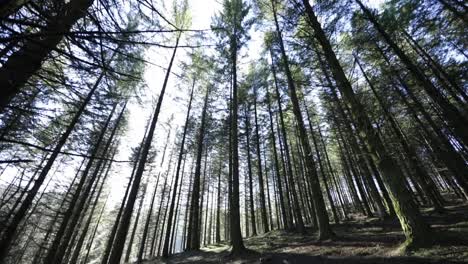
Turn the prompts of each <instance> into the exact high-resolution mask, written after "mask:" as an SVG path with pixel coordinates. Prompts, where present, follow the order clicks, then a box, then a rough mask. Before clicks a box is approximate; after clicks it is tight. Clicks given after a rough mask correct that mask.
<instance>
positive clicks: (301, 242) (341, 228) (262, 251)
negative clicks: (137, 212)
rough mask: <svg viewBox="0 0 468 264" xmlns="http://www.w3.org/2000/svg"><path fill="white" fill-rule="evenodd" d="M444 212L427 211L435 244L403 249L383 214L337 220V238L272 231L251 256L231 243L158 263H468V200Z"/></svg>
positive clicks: (394, 225) (253, 245) (250, 243)
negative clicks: (235, 252)
mask: <svg viewBox="0 0 468 264" xmlns="http://www.w3.org/2000/svg"><path fill="white" fill-rule="evenodd" d="M446 209H447V210H446V211H445V212H444V213H443V214H440V213H436V212H434V211H433V210H431V209H429V208H428V209H424V210H423V214H424V218H425V219H426V220H427V221H428V222H429V223H430V224H431V227H432V229H433V231H432V234H431V236H432V237H433V238H434V239H435V240H436V242H435V243H434V245H433V246H431V247H430V248H424V249H420V250H417V251H413V252H409V253H408V252H407V253H401V250H399V246H400V245H401V243H402V241H403V240H404V236H403V234H402V232H401V230H400V228H399V224H398V222H397V221H396V220H394V221H380V220H378V219H377V218H362V217H358V216H353V220H349V221H347V222H345V223H341V224H334V225H333V230H334V232H335V233H336V235H337V236H336V238H334V239H333V240H329V241H320V242H318V241H316V240H315V235H316V234H315V233H314V232H313V231H312V230H310V229H309V230H308V234H307V235H305V236H304V235H298V234H294V233H291V232H286V231H281V230H280V231H277V230H275V231H271V232H268V233H266V234H263V235H259V236H255V237H250V238H247V239H245V240H244V242H245V245H246V247H247V248H249V249H250V250H251V252H249V253H248V254H245V255H244V256H241V257H239V258H235V259H232V258H231V257H230V256H229V247H228V246H227V245H225V244H218V245H209V246H206V247H205V248H203V249H202V250H200V251H192V252H183V253H178V254H175V255H174V256H172V257H171V258H169V259H167V260H162V259H159V258H158V259H154V260H151V261H147V262H145V264H153V263H154V264H155V263H167V264H169V263H174V264H182V263H200V264H202V263H203V264H204V263H213V264H214V263H239V264H241V263H242V264H244V263H245V264H250V263H252V264H253V263H265V264H270V263H271V264H301V263H304V264H305V263H307V264H323V263H327V264H338V263H340V264H341V263H346V264H357V263H364V264H370V263H378V264H380V263H392V264H393V263H395V264H398V263H402V264H409V263H421V264H422V263H437V264H447V263H468V204H466V203H465V204H458V205H452V206H447V207H446Z"/></svg>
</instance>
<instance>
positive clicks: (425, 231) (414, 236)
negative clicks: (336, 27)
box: [303, 0, 430, 247]
mask: <svg viewBox="0 0 468 264" xmlns="http://www.w3.org/2000/svg"><path fill="white" fill-rule="evenodd" d="M303 4H304V6H305V9H306V14H307V16H308V18H309V23H310V25H311V26H312V28H313V30H314V32H315V37H316V38H317V40H318V41H319V43H320V45H321V47H322V49H323V52H324V54H325V58H326V59H327V62H328V64H329V66H330V68H331V71H332V73H333V76H334V78H335V81H336V82H337V84H338V88H340V91H341V93H342V94H343V95H344V97H345V98H346V100H347V102H348V103H349V104H350V106H351V110H352V112H353V115H354V117H355V120H356V121H357V125H358V127H359V129H360V132H361V133H362V134H363V136H364V137H365V140H366V143H367V145H368V147H369V150H370V151H371V155H372V157H373V159H375V161H376V164H377V165H378V167H379V169H380V171H381V173H382V176H383V178H384V181H385V183H386V185H387V187H388V189H389V194H390V197H391V199H392V202H393V206H394V208H395V212H396V213H397V216H398V218H399V220H400V224H401V226H402V228H403V232H404V234H405V236H406V242H405V244H406V246H416V247H417V246H418V245H423V244H427V243H430V242H429V241H430V238H429V237H428V235H429V233H430V231H429V230H430V228H429V226H428V225H427V224H426V223H425V222H424V220H423V219H422V216H421V215H420V213H419V210H418V208H417V207H416V205H415V204H414V202H413V200H412V198H411V194H410V193H409V192H408V190H407V189H406V188H405V187H404V179H403V178H402V173H401V169H400V168H399V167H398V165H397V164H396V162H395V161H394V160H393V159H392V157H391V156H390V155H389V154H388V153H387V152H386V149H385V146H384V145H383V143H382V141H381V139H380V137H379V135H378V134H377V133H376V131H375V130H374V128H373V126H372V124H371V122H370V120H369V118H368V116H367V115H366V111H365V110H364V108H363V106H362V105H361V103H360V102H359V101H358V100H357V98H356V96H355V94H354V91H353V89H352V87H351V84H350V83H349V81H348V79H347V78H346V75H345V73H344V71H343V69H342V67H341V65H340V63H339V62H338V59H337V58H336V55H335V53H334V52H333V50H332V48H331V45H330V42H329V41H328V39H327V37H326V35H325V32H324V31H323V29H322V27H321V25H320V23H319V22H318V20H317V17H316V16H315V14H314V11H313V10H312V7H311V6H310V3H309V2H308V1H307V0H303Z"/></svg>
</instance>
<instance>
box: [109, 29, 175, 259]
mask: <svg viewBox="0 0 468 264" xmlns="http://www.w3.org/2000/svg"><path fill="white" fill-rule="evenodd" d="M179 39H180V33H179V35H178V36H177V40H176V44H175V47H174V52H173V53H172V57H171V60H170V62H169V66H168V68H167V71H166V76H165V77H164V83H163V87H162V90H161V93H160V94H159V98H158V103H157V105H156V109H155V111H154V115H153V120H152V121H151V125H150V128H149V131H148V136H147V137H146V140H145V144H144V145H143V149H142V151H141V158H140V162H139V163H138V168H137V170H136V173H135V179H134V181H133V186H132V189H131V190H130V194H129V196H128V203H127V205H126V206H125V210H124V212H123V214H122V219H121V221H120V225H119V228H118V230H117V234H116V238H115V244H114V247H113V248H112V251H111V254H110V257H109V263H119V262H120V259H121V257H122V251H123V248H124V244H125V237H126V236H127V232H128V227H129V225H130V219H131V218H132V212H133V207H134V205H135V199H136V196H137V194H138V189H139V187H140V182H141V178H142V176H143V172H144V170H145V165H146V159H147V157H148V153H149V149H150V147H151V142H152V141H153V136H154V131H155V129H156V123H157V121H158V116H159V112H160V110H161V104H162V101H163V98H164V93H165V92H166V86H167V81H168V79H169V75H170V73H171V68H172V64H173V62H174V58H175V55H176V52H177V47H178V46H179Z"/></svg>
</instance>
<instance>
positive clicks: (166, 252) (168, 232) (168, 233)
mask: <svg viewBox="0 0 468 264" xmlns="http://www.w3.org/2000/svg"><path fill="white" fill-rule="evenodd" d="M194 88H195V80H193V84H192V91H191V92H190V99H189V105H188V109H187V115H186V117H185V125H184V132H183V134H182V142H181V143H180V151H179V158H178V160H177V169H176V174H175V183H174V192H173V193H172V198H171V207H170V209H169V216H168V218H167V228H166V236H165V239H164V247H163V251H162V257H164V258H167V257H168V256H169V240H170V236H171V227H172V218H173V217H174V205H175V200H176V195H177V184H178V181H179V174H180V166H181V163H182V157H183V155H184V148H185V138H186V135H187V128H188V122H189V118H190V110H191V108H192V99H193V91H194ZM141 255H142V249H140V254H139V257H138V261H141Z"/></svg>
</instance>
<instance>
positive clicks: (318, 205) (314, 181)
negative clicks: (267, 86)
mask: <svg viewBox="0 0 468 264" xmlns="http://www.w3.org/2000/svg"><path fill="white" fill-rule="evenodd" d="M274 1H275V0H272V5H273V15H274V19H275V25H276V32H277V37H278V43H279V46H280V50H281V57H282V61H283V67H284V71H285V74H286V78H287V83H288V90H289V96H290V99H291V103H292V106H293V112H294V116H295V117H296V122H297V127H298V129H299V135H300V139H301V144H302V147H303V148H304V152H305V153H307V154H306V156H305V158H306V165H307V172H308V174H309V175H308V177H309V180H310V181H311V188H312V195H313V196H314V199H313V200H314V207H315V214H316V217H317V224H318V229H319V231H318V232H319V234H318V239H319V240H323V239H328V238H330V237H332V236H333V231H332V230H331V228H330V224H329V219H328V213H327V210H326V207H325V201H324V200H323V196H322V190H321V189H320V182H319V179H318V176H317V171H316V168H315V162H314V160H313V158H312V156H311V154H312V149H311V147H310V144H309V139H308V137H307V132H306V130H305V126H304V121H303V119H302V113H301V109H300V107H299V100H298V97H297V91H296V86H295V84H294V80H293V77H292V74H291V71H290V69H289V61H288V57H287V55H286V50H285V48H284V44H283V39H282V36H281V31H280V27H279V23H278V18H277V14H276V8H275V3H274ZM291 186H292V191H293V197H294V196H296V195H295V194H294V193H295V190H294V184H291ZM294 200H296V201H295V202H294V204H295V206H296V207H297V210H300V208H299V206H298V203H297V198H294ZM296 214H297V215H296V218H297V219H296V220H297V221H298V223H297V225H298V231H299V232H301V233H303V232H305V229H304V226H303V225H304V224H303V223H302V215H301V214H300V211H298V212H296Z"/></svg>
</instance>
